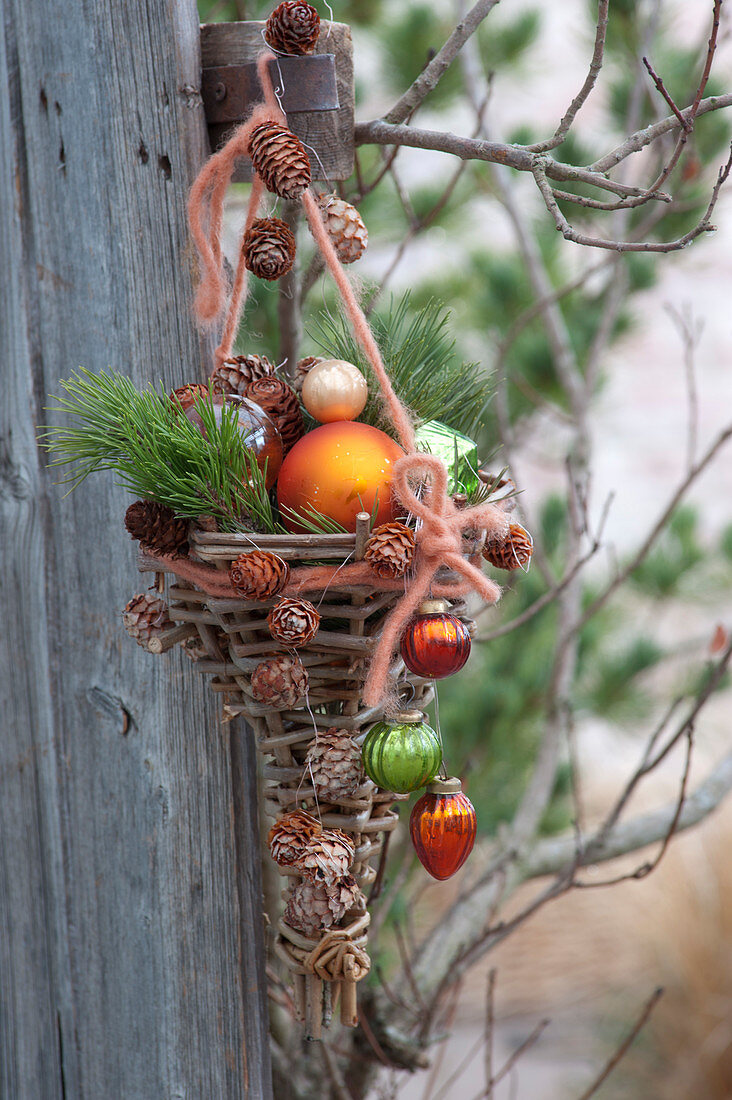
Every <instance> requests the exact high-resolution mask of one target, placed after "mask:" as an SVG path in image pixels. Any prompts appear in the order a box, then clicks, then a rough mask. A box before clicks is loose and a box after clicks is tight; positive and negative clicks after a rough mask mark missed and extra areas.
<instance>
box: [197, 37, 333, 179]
mask: <svg viewBox="0 0 732 1100" xmlns="http://www.w3.org/2000/svg"><path fill="white" fill-rule="evenodd" d="M264 26H265V24H264V22H260V21H257V20H250V21H247V22H244V23H206V24H204V25H203V26H202V27H201V56H202V62H203V65H204V67H206V68H208V67H209V66H216V65H240V64H243V63H244V62H246V61H254V60H255V59H256V57H257V55H258V54H260V53H261V51H262V49H263V48H264V45H265V44H264V40H263V38H262V31H263V30H264ZM315 52H316V53H332V54H335V59H336V61H335V64H336V83H337V86H338V102H339V103H340V107H339V108H338V110H337V111H297V112H292V111H291V112H290V113H289V114H288V116H287V121H288V123H289V125H290V126H291V127H292V130H293V131H294V133H296V134H297V136H298V137H299V138H300V139H301V141H304V142H305V143H306V144H307V145H310V146H311V149H308V155H309V157H310V164H311V168H312V173H313V179H316V180H331V181H335V180H345V179H348V177H349V176H350V175H351V173H352V172H353V157H354V141H353V125H354V122H353V112H354V93H353V42H352V40H351V28H350V27H349V26H348V25H347V24H346V23H326V22H321V25H320V37H319V38H318V42H317V45H316V47H315ZM229 132H230V128H228V127H226V126H212V127H210V135H211V143H212V145H213V146H215V147H217V146H218V145H219V144H220V143H221V142H222V141H223V140H225V137H226V134H227V133H229ZM313 149H314V150H315V153H313V152H312V150H313ZM316 153H317V155H316ZM251 178H252V177H251V164H250V163H249V162H248V161H242V162H241V167H240V168H238V169H237V173H236V175H235V176H234V179H235V180H236V181H238V182H246V181H248V180H250V179H251Z"/></svg>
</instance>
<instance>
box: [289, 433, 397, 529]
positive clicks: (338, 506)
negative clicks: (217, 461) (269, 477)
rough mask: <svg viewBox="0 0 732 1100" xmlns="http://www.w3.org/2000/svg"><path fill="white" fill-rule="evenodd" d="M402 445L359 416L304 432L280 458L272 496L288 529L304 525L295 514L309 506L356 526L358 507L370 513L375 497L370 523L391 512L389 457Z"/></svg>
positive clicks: (394, 458) (394, 459)
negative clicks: (282, 457)
mask: <svg viewBox="0 0 732 1100" xmlns="http://www.w3.org/2000/svg"><path fill="white" fill-rule="evenodd" d="M403 456H404V451H403V450H402V448H401V447H400V446H399V444H398V443H395V442H394V440H393V439H392V438H391V437H390V436H388V435H387V434H386V433H385V432H382V431H379V429H378V428H372V427H371V425H370V424H360V423H359V422H358V421H351V420H339V421H337V422H336V423H333V424H323V425H322V427H320V428H315V430H314V431H312V432H308V433H307V435H304V436H303V437H302V439H300V440H299V441H298V442H297V443H296V444H295V446H294V447H293V448H292V450H291V451H290V453H289V454H288V455H287V457H286V458H285V461H284V462H283V463H282V468H281V470H280V476H279V478H278V481H277V501H278V504H279V506H280V513H281V515H282V522H283V523H284V525H285V527H286V528H287V529H288V531H294V532H298V531H303V530H305V529H306V528H305V526H303V525H302V524H299V523H298V522H297V519H296V518H295V517H294V516H293V512H294V513H295V515H302V516H307V515H308V510H309V509H310V510H314V511H316V512H321V513H322V514H323V515H324V516H328V517H329V518H330V519H334V520H336V521H337V522H338V523H340V524H341V525H342V526H343V527H345V529H346V530H347V531H355V530H356V516H357V515H358V513H359V512H368V513H369V514H371V513H372V512H373V510H374V506H375V505H376V502H377V498H378V509H377V512H376V518H375V523H376V524H379V523H387V522H388V521H389V520H391V519H393V518H394V504H393V503H392V499H391V482H392V477H393V474H394V463H395V462H397V460H398V459H400V458H402V457H403Z"/></svg>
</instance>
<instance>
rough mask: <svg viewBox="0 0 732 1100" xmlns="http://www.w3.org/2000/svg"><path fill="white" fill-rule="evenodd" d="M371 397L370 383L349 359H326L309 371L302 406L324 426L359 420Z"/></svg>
mask: <svg viewBox="0 0 732 1100" xmlns="http://www.w3.org/2000/svg"><path fill="white" fill-rule="evenodd" d="M368 396H369V388H368V386H367V385H366V379H365V378H364V376H363V375H362V374H361V371H360V370H359V369H358V367H355V366H354V365H353V363H347V362H346V361H345V359H324V360H323V361H322V362H321V363H316V365H315V366H314V367H313V368H312V369H311V370H309V371H308V373H307V374H306V375H305V379H304V381H303V384H302V403H303V405H304V406H305V408H306V409H307V410H308V412H309V413H310V415H311V416H314V417H315V419H316V420H319V421H320V423H321V424H330V423H331V422H332V421H334V420H355V419H356V417H357V416H358V415H359V414H360V413H362V412H363V410H364V408H365V406H366V401H367V399H368Z"/></svg>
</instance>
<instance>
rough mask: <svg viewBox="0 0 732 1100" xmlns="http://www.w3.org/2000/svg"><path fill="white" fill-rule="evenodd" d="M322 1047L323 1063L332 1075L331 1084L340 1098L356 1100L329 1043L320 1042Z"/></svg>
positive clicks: (319, 1044)
mask: <svg viewBox="0 0 732 1100" xmlns="http://www.w3.org/2000/svg"><path fill="white" fill-rule="evenodd" d="M317 1045H318V1046H319V1047H320V1054H321V1056H322V1059H323V1064H324V1066H325V1069H326V1071H327V1073H328V1076H329V1077H330V1081H331V1084H332V1085H333V1088H334V1089H335V1094H336V1096H337V1097H338V1100H355V1097H354V1095H353V1093H352V1092H351V1090H350V1089H349V1087H348V1085H347V1084H346V1082H345V1079H344V1077H343V1074H342V1073H341V1071H340V1069H339V1067H338V1063H337V1062H336V1060H335V1058H334V1057H333V1052H332V1050H331V1049H330V1047H329V1046H328V1044H327V1043H318V1044H317Z"/></svg>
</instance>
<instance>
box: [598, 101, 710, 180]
mask: <svg viewBox="0 0 732 1100" xmlns="http://www.w3.org/2000/svg"><path fill="white" fill-rule="evenodd" d="M725 107H732V92H727V93H726V94H725V95H712V96H709V97H708V98H707V99H702V101H701V103H700V104H699V107H698V109H697V110H696V112H694V108H693V104H692V105H691V106H689V107H686V108H685V109H684V110H683V111H681V115H682V117H683V119H684V120H685V121H688V120H690V119H691V116H692V114H694V117H695V118H700V117H701V116H702V115H705V114H707V113H708V112H709V111H720V110H723V109H724V108H725ZM678 124H679V120H678V119H677V117H676V116H675V115H668V116H667V117H666V118H662V119H659V121H658V122H653V123H651V124H650V125H649V126H646V127H644V128H643V129H642V130H637V131H636V132H635V133H633V134H630V135H629V136H628V137H627V138H625V140H624V141H622V142H621V143H620V145H618V146H616V147H615V149H613V150H612V152H610V153H606V155H605V156H604V157H601V158H600V159H599V160H596V161H595V162H594V164H590V165H589V169H590V171H592V172H609V171H610V170H611V169H612V168H615V166H616V165H618V164H620V162H621V161H622V160H625V158H626V157H629V156H630V155H631V153H639V152H640V151H641V149H645V148H646V147H647V146H648V145H651V144H652V143H653V142H654V141H656V140H657V139H658V138H660V137H662V136H663V134H667V133H668V132H669V130H673V129H674V127H676V126H678Z"/></svg>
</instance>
